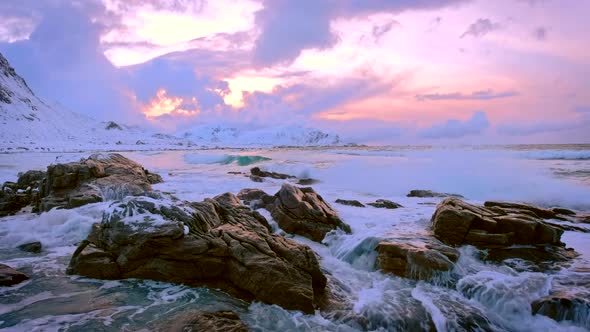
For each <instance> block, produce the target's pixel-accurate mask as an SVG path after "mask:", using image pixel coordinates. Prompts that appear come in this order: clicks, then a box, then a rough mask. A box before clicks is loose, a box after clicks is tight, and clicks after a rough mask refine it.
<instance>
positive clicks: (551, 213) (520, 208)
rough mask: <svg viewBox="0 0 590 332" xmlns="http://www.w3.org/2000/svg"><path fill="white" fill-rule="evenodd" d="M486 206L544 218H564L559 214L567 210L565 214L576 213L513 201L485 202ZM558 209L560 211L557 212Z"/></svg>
mask: <svg viewBox="0 0 590 332" xmlns="http://www.w3.org/2000/svg"><path fill="white" fill-rule="evenodd" d="M484 206H485V207H488V208H497V209H496V211H498V210H500V211H504V212H506V213H520V214H527V215H530V216H532V217H536V218H543V219H563V217H561V216H559V214H560V213H559V212H565V215H570V213H572V214H574V215H575V214H576V213H575V212H573V211H570V210H566V209H559V208H556V209H553V210H551V209H544V208H541V207H537V206H533V205H530V204H524V203H513V202H493V201H489V202H485V203H484ZM556 211H558V212H556Z"/></svg>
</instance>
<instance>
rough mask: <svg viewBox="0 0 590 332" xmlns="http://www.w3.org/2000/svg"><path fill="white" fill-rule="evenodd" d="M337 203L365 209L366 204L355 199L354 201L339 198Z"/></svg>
mask: <svg viewBox="0 0 590 332" xmlns="http://www.w3.org/2000/svg"><path fill="white" fill-rule="evenodd" d="M336 203H338V204H342V205H348V206H355V207H365V204H363V203H361V202H359V201H357V200H355V199H353V200H348V199H340V198H338V199H337V200H336Z"/></svg>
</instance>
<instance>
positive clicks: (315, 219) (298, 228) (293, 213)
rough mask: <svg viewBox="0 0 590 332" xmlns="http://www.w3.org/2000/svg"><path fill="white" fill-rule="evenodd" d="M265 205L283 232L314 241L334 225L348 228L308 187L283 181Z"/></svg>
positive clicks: (347, 229) (319, 238)
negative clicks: (273, 196) (300, 186)
mask: <svg viewBox="0 0 590 332" xmlns="http://www.w3.org/2000/svg"><path fill="white" fill-rule="evenodd" d="M267 209H268V210H269V211H270V213H271V215H272V217H273V219H274V220H275V221H276V222H277V223H278V224H279V226H280V227H281V228H282V229H283V230H284V231H285V232H287V233H290V234H298V235H302V236H305V237H307V238H309V239H311V240H314V241H318V242H319V241H322V240H323V239H324V236H326V233H328V232H330V231H332V230H335V229H337V228H340V229H342V230H343V231H345V232H346V233H350V232H351V230H350V226H348V225H347V224H346V223H344V222H343V221H342V220H341V219H340V217H338V214H337V213H336V211H335V210H334V209H333V208H332V207H331V206H330V205H329V204H328V203H327V202H326V201H324V199H323V198H322V196H320V195H318V194H317V193H316V192H315V191H314V190H313V188H311V187H305V188H299V187H296V186H292V185H290V184H287V183H284V184H283V185H282V187H281V189H280V190H279V191H278V192H277V193H276V194H275V200H274V202H273V203H272V204H270V205H268V206H267Z"/></svg>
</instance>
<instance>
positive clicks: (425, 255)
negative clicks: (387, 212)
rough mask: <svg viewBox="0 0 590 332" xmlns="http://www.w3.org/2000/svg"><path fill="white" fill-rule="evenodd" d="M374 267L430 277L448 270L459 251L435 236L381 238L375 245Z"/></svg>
mask: <svg viewBox="0 0 590 332" xmlns="http://www.w3.org/2000/svg"><path fill="white" fill-rule="evenodd" d="M376 250H377V252H378V253H379V256H377V267H378V268H379V269H380V270H381V271H383V272H386V273H393V274H395V275H397V276H400V277H404V278H411V279H418V280H431V279H433V278H434V277H436V276H437V274H440V273H444V272H450V271H451V270H452V269H453V268H454V266H455V263H456V262H457V259H459V252H458V251H457V250H456V249H454V248H451V247H449V246H446V245H444V244H442V243H440V242H438V241H436V240H427V241H423V242H416V241H415V242H398V241H394V240H385V241H381V242H380V243H379V245H378V246H377V249H376Z"/></svg>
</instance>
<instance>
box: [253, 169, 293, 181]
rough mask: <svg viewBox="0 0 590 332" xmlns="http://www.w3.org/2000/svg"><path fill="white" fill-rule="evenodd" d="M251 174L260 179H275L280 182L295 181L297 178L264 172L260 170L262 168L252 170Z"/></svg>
mask: <svg viewBox="0 0 590 332" xmlns="http://www.w3.org/2000/svg"><path fill="white" fill-rule="evenodd" d="M250 174H251V175H252V176H257V177H259V178H273V179H279V180H285V179H295V178H296V177H295V176H293V175H288V174H282V173H275V172H267V171H263V170H261V169H260V167H254V168H252V169H250Z"/></svg>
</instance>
